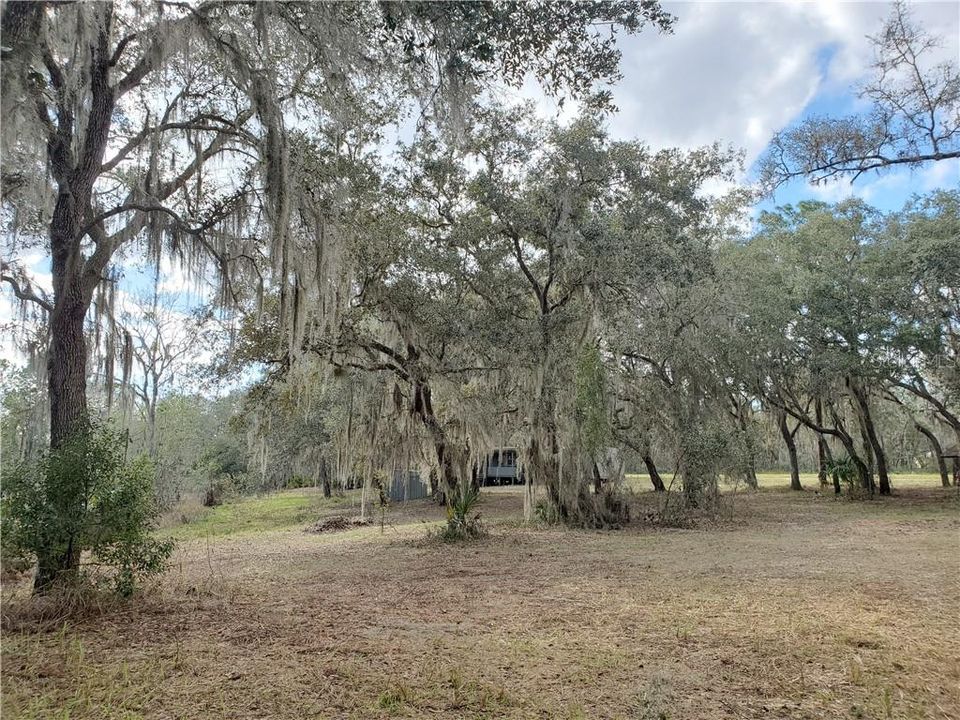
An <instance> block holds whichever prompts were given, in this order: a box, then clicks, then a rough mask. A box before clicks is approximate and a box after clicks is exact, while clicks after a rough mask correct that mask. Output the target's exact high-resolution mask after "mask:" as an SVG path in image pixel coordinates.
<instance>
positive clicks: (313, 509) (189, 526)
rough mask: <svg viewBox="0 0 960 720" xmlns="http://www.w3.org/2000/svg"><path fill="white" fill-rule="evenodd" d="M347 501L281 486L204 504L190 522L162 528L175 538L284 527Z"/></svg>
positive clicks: (308, 490)
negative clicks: (265, 493) (274, 490)
mask: <svg viewBox="0 0 960 720" xmlns="http://www.w3.org/2000/svg"><path fill="white" fill-rule="evenodd" d="M350 503H351V498H350V497H348V496H346V495H341V496H334V497H331V498H325V497H323V493H321V492H320V491H318V490H315V489H313V488H307V489H303V490H283V491H280V492H276V493H270V494H267V495H258V496H256V497H244V498H237V499H234V500H230V501H228V502H226V503H224V504H223V505H218V506H217V507H212V508H204V510H203V511H202V512H200V513H199V514H198V515H197V516H196V517H194V518H191V519H190V520H189V522H186V523H184V524H182V525H177V526H175V527H172V528H170V529H169V530H164V531H163V534H168V535H170V536H171V537H173V538H174V539H175V540H193V539H196V538H203V537H219V536H224V535H240V534H248V533H260V532H268V531H270V530H285V529H288V528H291V527H295V526H297V525H305V524H307V523H309V522H310V521H312V520H315V519H316V518H317V515H318V513H319V512H320V511H322V510H327V509H332V508H337V507H343V506H347V505H349V504H350Z"/></svg>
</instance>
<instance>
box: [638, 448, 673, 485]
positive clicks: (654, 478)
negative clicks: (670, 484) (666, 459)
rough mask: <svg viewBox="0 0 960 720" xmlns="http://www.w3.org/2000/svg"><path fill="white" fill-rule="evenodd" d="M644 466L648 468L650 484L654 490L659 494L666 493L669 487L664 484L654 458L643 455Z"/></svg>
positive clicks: (647, 454)
mask: <svg viewBox="0 0 960 720" xmlns="http://www.w3.org/2000/svg"><path fill="white" fill-rule="evenodd" d="M643 464H644V465H646V466H647V475H649V476H650V482H651V483H653V489H654V490H656V491H657V492H664V491H666V489H667V486H666V485H664V484H663V478H662V477H660V473H659V472H657V466H656V465H655V464H654V462H653V457H652V456H651V455H650V453H648V452H647V453H644V454H643Z"/></svg>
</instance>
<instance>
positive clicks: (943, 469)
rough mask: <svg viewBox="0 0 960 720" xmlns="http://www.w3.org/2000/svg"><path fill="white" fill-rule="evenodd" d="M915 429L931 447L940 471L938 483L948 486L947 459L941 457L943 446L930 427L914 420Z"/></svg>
mask: <svg viewBox="0 0 960 720" xmlns="http://www.w3.org/2000/svg"><path fill="white" fill-rule="evenodd" d="M914 425H915V426H916V428H917V431H918V432H920V433H921V434H922V435H923V436H924V437H926V438H927V440H929V441H930V447H931V448H932V449H933V456H934V457H935V458H936V459H937V470H938V471H939V472H940V484H941V485H943V487H950V473H949V472H948V471H947V461H946V459H945V458H944V457H943V447H942V446H941V445H940V441H939V440H937V436H936V434H935V433H934V432H933V430H931V429H930V428H928V427H926V426H925V425H922V424H921V423H919V422H915V423H914Z"/></svg>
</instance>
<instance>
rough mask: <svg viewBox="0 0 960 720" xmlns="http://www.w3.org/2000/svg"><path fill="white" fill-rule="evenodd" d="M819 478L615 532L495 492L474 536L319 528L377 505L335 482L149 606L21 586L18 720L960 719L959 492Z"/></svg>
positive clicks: (258, 514)
mask: <svg viewBox="0 0 960 720" xmlns="http://www.w3.org/2000/svg"><path fill="white" fill-rule="evenodd" d="M634 480H635V481H637V482H640V483H641V486H642V483H643V482H644V481H645V478H642V477H638V478H634ZM804 482H805V485H807V486H808V487H809V488H810V490H809V491H807V492H804V493H790V492H789V491H786V490H785V489H784V488H785V486H786V477H785V476H782V475H781V476H776V475H764V476H763V477H762V485H763V487H764V491H763V492H759V493H738V494H736V495H735V496H730V498H729V502H730V507H729V508H728V509H729V511H730V512H729V514H728V516H729V518H730V519H728V520H725V521H724V522H721V523H719V524H716V525H711V524H703V525H701V526H699V527H697V528H694V529H683V530H668V529H656V528H650V527H631V528H629V529H626V530H622V531H611V532H581V531H572V530H564V529H560V528H526V527H523V526H522V525H521V524H520V523H519V522H518V521H519V517H520V508H521V494H520V492H519V490H520V489H519V488H503V489H499V488H497V489H491V490H490V491H488V492H486V493H485V501H484V504H483V506H482V507H481V512H482V513H483V517H484V518H486V521H487V524H488V526H489V528H490V531H491V532H490V536H489V537H488V538H487V539H485V540H482V541H479V542H475V543H471V544H466V545H456V546H450V545H443V544H439V543H437V542H435V541H426V540H425V539H424V538H425V535H426V529H425V526H424V523H437V522H439V521H440V520H441V519H442V509H440V508H437V507H435V506H433V505H431V504H429V503H427V502H416V503H408V504H406V505H403V506H399V505H398V506H395V507H393V508H391V509H390V510H389V512H388V513H387V516H386V525H385V528H384V531H383V532H382V533H381V529H380V527H379V525H376V526H371V527H365V528H360V529H355V530H349V531H345V532H339V533H329V534H320V535H314V534H307V533H304V532H303V527H304V525H306V524H307V523H308V522H309V521H311V520H314V519H316V518H320V517H324V516H327V515H332V514H338V513H347V514H349V513H352V512H353V511H354V509H355V504H356V500H355V498H353V497H347V498H339V499H332V500H324V499H323V498H322V497H320V496H319V494H318V493H316V492H315V491H313V490H301V491H291V492H287V493H279V494H276V495H271V496H265V497H262V498H256V499H250V500H244V501H241V502H238V503H233V504H229V505H225V506H222V507H219V508H214V509H211V510H206V511H204V512H203V513H202V514H200V515H199V516H197V517H196V518H195V519H194V520H193V521H192V522H191V523H189V524H187V525H184V526H181V527H177V528H175V529H174V530H173V533H174V534H175V536H177V537H178V538H179V540H180V545H179V548H178V550H177V552H176V556H175V559H174V567H173V568H172V570H171V572H170V573H168V575H167V576H166V577H165V578H163V579H162V580H161V581H159V582H158V583H157V584H156V585H155V586H153V587H151V588H148V589H146V591H145V592H144V594H143V595H142V596H141V597H139V598H138V599H137V601H136V602H134V603H130V604H127V605H122V606H118V607H116V608H112V609H109V611H105V612H102V613H96V614H91V615H90V616H88V617H86V618H84V619H75V620H71V621H69V622H66V623H58V622H39V621H38V619H37V618H38V608H37V605H36V602H28V601H26V600H25V598H24V591H25V586H24V585H23V584H21V585H20V586H13V585H10V584H8V586H7V587H5V588H4V595H5V602H4V608H3V628H4V633H3V643H2V660H3V665H2V675H3V677H2V689H3V697H2V716H3V718H4V720H7V719H8V718H59V719H61V720H66V719H69V720H79V719H81V718H83V719H90V720H93V719H100V718H104V719H108V718H116V719H120V718H123V719H128V720H132V719H135V718H155V719H157V720H160V719H168V718H184V719H186V718H204V719H205V718H236V719H244V720H253V719H254V718H257V719H265V718H284V719H286V718H289V719H291V720H293V719H294V718H296V719H298V720H299V719H300V718H391V717H411V718H412V717H429V718H449V719H453V718H624V719H626V718H634V719H637V718H642V719H655V718H671V719H680V718H810V719H813V718H883V719H886V718H904V719H906V718H960V690H958V688H960V657H958V656H960V608H958V602H957V600H958V597H960V555H958V545H960V499H958V495H957V491H956V489H942V488H939V487H938V484H939V483H938V481H937V479H936V478H935V477H933V476H925V477H924V476H916V477H909V478H906V477H900V478H895V486H896V488H897V491H898V496H897V497H893V498H883V499H875V500H872V501H864V502H851V501H847V500H838V499H835V498H833V497H832V496H830V495H823V496H820V495H817V494H816V493H815V492H814V491H813V489H814V488H815V487H816V478H815V477H805V478H804ZM639 501H640V502H655V499H654V497H653V494H652V493H650V494H647V495H644V496H642V497H641V498H639Z"/></svg>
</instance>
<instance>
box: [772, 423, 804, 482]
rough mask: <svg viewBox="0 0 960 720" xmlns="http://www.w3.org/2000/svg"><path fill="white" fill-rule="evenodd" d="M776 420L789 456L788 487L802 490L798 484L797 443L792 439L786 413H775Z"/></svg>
mask: <svg viewBox="0 0 960 720" xmlns="http://www.w3.org/2000/svg"><path fill="white" fill-rule="evenodd" d="M777 422H778V425H779V426H780V435H781V437H783V442H784V444H785V445H786V446H787V454H788V455H789V456H790V489H791V490H803V485H801V484H800V463H799V461H798V460H797V443H796V442H795V441H794V439H793V433H792V432H790V427H789V426H788V425H787V414H786V413H785V412H779V413H777Z"/></svg>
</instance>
